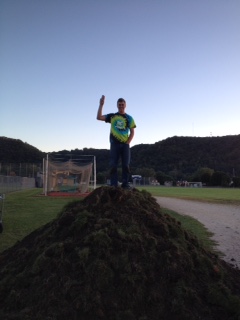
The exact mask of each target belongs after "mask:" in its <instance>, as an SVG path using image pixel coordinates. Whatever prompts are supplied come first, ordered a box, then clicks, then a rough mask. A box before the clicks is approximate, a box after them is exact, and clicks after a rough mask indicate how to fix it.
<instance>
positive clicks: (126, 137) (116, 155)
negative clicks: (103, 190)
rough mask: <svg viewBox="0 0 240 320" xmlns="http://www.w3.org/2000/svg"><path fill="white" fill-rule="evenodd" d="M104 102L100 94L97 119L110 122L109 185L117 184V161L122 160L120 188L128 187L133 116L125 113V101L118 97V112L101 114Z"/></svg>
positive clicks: (133, 125)
mask: <svg viewBox="0 0 240 320" xmlns="http://www.w3.org/2000/svg"><path fill="white" fill-rule="evenodd" d="M104 102H105V96H102V97H101V99H100V102H99V108H98V112H97V120H101V121H105V122H107V123H110V124H111V129H110V180H111V186H114V187H117V186H118V173H117V167H118V161H119V159H120V158H121V162H122V188H125V189H129V188H130V186H129V184H128V181H129V176H130V170H129V165H130V142H131V141H132V139H133V136H134V129H135V128H136V124H135V122H134V120H133V118H132V117H131V116H130V115H129V114H127V113H125V108H126V101H125V100H124V99H123V98H119V99H118V101H117V108H118V112H116V113H108V114H105V115H103V114H102V109H103V105H104Z"/></svg>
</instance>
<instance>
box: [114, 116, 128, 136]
mask: <svg viewBox="0 0 240 320" xmlns="http://www.w3.org/2000/svg"><path fill="white" fill-rule="evenodd" d="M128 131H129V129H128V127H127V119H126V118H125V117H122V116H120V115H115V116H114V117H112V119H111V133H112V135H113V136H114V138H116V139H117V140H118V141H120V142H126V141H127V139H128Z"/></svg>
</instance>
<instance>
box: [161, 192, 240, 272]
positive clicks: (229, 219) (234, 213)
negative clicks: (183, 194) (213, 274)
mask: <svg viewBox="0 0 240 320" xmlns="http://www.w3.org/2000/svg"><path fill="white" fill-rule="evenodd" d="M156 199H157V202H158V203H159V204H160V206H161V207H163V208H167V209H170V210H173V211H175V212H177V213H180V214H184V215H188V216H191V217H193V218H195V219H196V220H198V221H200V222H201V223H202V224H204V225H205V227H206V228H207V229H208V230H209V231H211V232H212V233H213V234H214V235H213V237H212V239H213V240H215V241H216V242H217V243H218V245H217V246H216V248H217V250H219V251H220V252H222V253H223V254H224V256H223V260H225V261H226V262H228V263H230V264H231V265H233V266H234V267H238V268H240V206H235V205H225V204H212V203H203V202H197V201H190V200H181V199H174V198H166V197H156Z"/></svg>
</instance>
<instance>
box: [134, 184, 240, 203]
mask: <svg viewBox="0 0 240 320" xmlns="http://www.w3.org/2000/svg"><path fill="white" fill-rule="evenodd" d="M139 189H145V190H147V191H148V192H150V193H151V194H152V195H153V196H156V197H172V198H179V199H188V200H198V201H205V202H217V203H229V204H230V203H232V204H238V205H240V189H237V188H187V187H162V186H160V187H159V186H156V187H155V186H154V187H152V186H151V187H149V186H143V187H139Z"/></svg>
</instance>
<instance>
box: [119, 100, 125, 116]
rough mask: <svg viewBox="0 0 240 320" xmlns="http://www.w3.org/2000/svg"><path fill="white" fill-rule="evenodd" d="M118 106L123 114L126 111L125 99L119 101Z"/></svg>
mask: <svg viewBox="0 0 240 320" xmlns="http://www.w3.org/2000/svg"><path fill="white" fill-rule="evenodd" d="M117 107H118V112H119V113H121V114H124V113H125V108H126V103H125V102H124V101H123V102H122V101H121V102H118V104H117Z"/></svg>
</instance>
